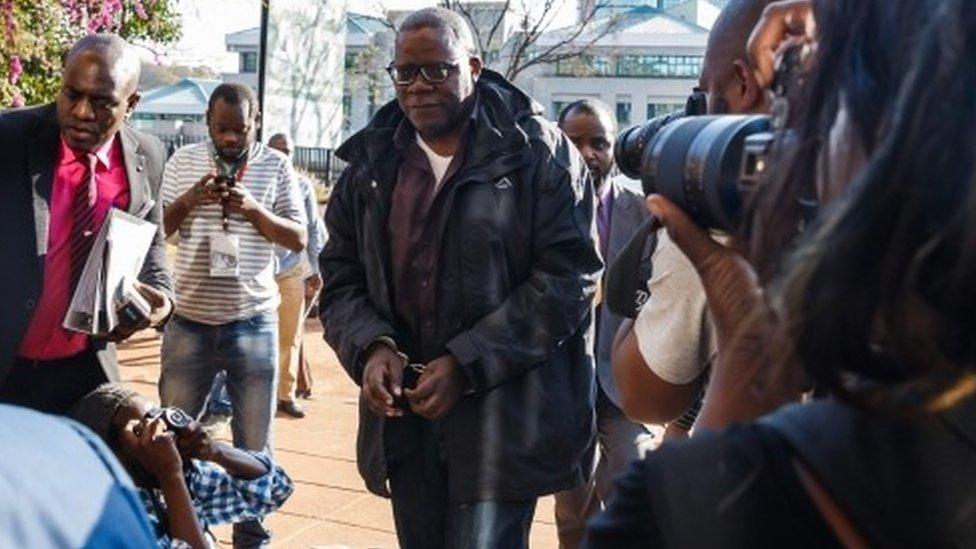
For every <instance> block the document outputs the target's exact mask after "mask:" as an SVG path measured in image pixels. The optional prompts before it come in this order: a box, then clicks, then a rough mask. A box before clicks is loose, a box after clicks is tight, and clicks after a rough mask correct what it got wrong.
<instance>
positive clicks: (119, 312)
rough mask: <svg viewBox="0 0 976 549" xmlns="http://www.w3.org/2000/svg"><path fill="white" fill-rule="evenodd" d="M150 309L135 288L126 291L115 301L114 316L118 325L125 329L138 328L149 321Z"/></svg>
mask: <svg viewBox="0 0 976 549" xmlns="http://www.w3.org/2000/svg"><path fill="white" fill-rule="evenodd" d="M151 314H152V307H151V306H150V305H149V302H148V301H146V299H145V298H144V297H142V294H140V293H139V292H138V291H137V290H136V289H135V288H133V287H131V286H130V287H129V288H128V289H126V290H125V291H124V292H123V294H122V297H121V298H119V299H117V300H116V301H115V316H116V317H117V318H118V323H119V325H121V326H124V327H127V328H133V329H135V328H140V327H142V326H143V325H144V324H145V323H146V322H148V321H149V317H150V315H151Z"/></svg>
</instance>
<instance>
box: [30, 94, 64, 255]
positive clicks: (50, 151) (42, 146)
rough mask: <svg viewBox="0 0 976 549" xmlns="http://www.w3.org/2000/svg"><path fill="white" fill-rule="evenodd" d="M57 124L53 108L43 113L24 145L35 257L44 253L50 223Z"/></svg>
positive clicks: (56, 157)
mask: <svg viewBox="0 0 976 549" xmlns="http://www.w3.org/2000/svg"><path fill="white" fill-rule="evenodd" d="M58 135H59V132H58V122H57V117H56V115H55V112H54V109H53V108H51V110H50V111H49V112H48V113H45V116H44V118H43V121H42V123H41V124H40V127H39V128H38V131H37V133H36V134H34V136H33V138H31V140H30V142H29V143H28V145H27V158H28V166H27V170H28V172H27V173H28V179H29V180H30V185H31V189H32V193H31V195H32V197H33V207H34V236H35V238H36V239H37V240H36V242H37V255H38V256H41V257H43V256H44V255H46V254H47V244H48V229H49V227H50V224H51V188H52V187H53V186H54V168H55V165H56V164H57V162H58V149H59V146H58Z"/></svg>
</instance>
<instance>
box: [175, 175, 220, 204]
mask: <svg viewBox="0 0 976 549" xmlns="http://www.w3.org/2000/svg"><path fill="white" fill-rule="evenodd" d="M216 179H217V176H216V174H212V173H208V174H207V175H205V176H203V177H201V178H200V180H199V181H197V182H196V183H194V184H193V186H192V187H190V188H189V190H187V191H186V192H185V193H183V200H184V202H185V203H186V207H187V209H188V210H192V209H194V208H196V207H197V206H206V205H208V204H216V203H218V202H219V201H220V196H219V194H218V192H217V188H218V187H219V184H218V183H217V180H216Z"/></svg>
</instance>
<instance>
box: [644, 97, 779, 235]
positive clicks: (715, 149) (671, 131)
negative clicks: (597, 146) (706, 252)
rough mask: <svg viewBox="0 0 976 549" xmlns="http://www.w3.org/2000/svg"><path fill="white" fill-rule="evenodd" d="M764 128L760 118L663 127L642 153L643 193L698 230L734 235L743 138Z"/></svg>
mask: <svg viewBox="0 0 976 549" xmlns="http://www.w3.org/2000/svg"><path fill="white" fill-rule="evenodd" d="M769 127H770V126H769V117H768V116H764V115H756V116H695V117H688V118H683V119H681V120H676V121H674V122H672V123H670V124H668V125H666V126H665V127H664V128H662V129H661V130H660V131H659V132H657V133H656V135H654V137H653V138H652V139H651V140H650V142H649V143H648V144H647V145H646V146H645V147H644V154H643V156H642V158H641V161H640V179H641V183H642V185H643V188H644V193H645V194H651V193H658V194H662V195H664V196H666V197H667V198H669V199H670V200H672V201H673V202H675V203H676V204H678V205H679V206H681V208H682V209H683V210H684V211H685V212H687V213H688V214H689V215H690V216H691V217H692V219H694V220H695V222H696V223H698V224H699V225H701V226H703V227H707V228H715V229H721V230H724V231H734V230H735V229H736V228H737V227H738V224H739V214H740V211H741V209H742V195H743V192H744V190H745V189H743V188H742V185H741V184H740V176H741V175H742V161H743V149H744V144H745V141H746V138H747V137H749V136H751V135H755V134H758V133H763V132H768V131H769Z"/></svg>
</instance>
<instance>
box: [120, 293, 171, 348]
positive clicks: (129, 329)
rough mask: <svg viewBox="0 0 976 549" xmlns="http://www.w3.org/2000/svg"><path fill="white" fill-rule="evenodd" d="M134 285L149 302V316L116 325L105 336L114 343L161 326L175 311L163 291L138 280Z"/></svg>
mask: <svg viewBox="0 0 976 549" xmlns="http://www.w3.org/2000/svg"><path fill="white" fill-rule="evenodd" d="M133 287H134V288H135V289H136V291H137V292H139V294H140V295H141V296H142V297H143V298H144V299H145V300H146V302H147V303H149V307H150V311H149V318H146V319H143V320H142V321H141V322H139V323H138V324H134V325H123V324H119V325H118V326H116V327H115V329H114V330H112V332H111V333H110V334H108V335H107V336H105V339H107V340H109V341H111V342H113V343H119V342H120V341H125V340H126V339H129V338H130V337H132V334H134V333H136V332H138V331H140V330H145V329H146V328H149V327H151V326H159V325H160V324H162V323H163V321H165V320H166V319H167V318H169V315H170V313H171V312H172V311H173V302H172V301H170V299H169V296H167V295H166V294H164V293H163V292H161V291H159V290H157V289H156V288H153V287H152V286H149V285H147V284H143V283H142V282H139V281H136V282H135V284H133Z"/></svg>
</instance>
